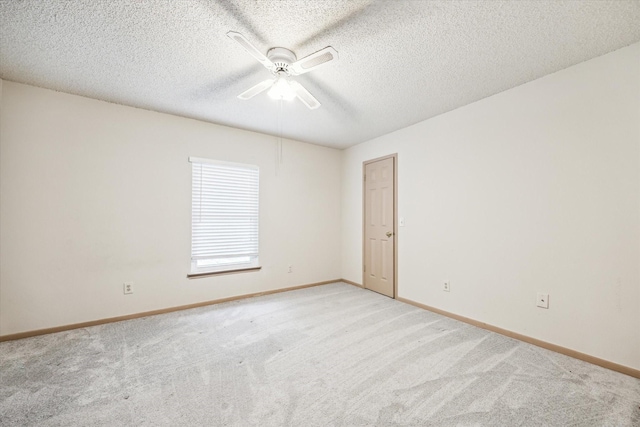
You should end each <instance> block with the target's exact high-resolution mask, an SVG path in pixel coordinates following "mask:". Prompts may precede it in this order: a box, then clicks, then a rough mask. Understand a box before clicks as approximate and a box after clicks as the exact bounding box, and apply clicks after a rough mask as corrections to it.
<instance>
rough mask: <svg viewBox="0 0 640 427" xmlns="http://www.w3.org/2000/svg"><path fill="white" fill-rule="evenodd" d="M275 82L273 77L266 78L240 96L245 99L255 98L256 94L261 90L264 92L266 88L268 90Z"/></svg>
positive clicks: (239, 96)
mask: <svg viewBox="0 0 640 427" xmlns="http://www.w3.org/2000/svg"><path fill="white" fill-rule="evenodd" d="M273 82H274V80H273V79H269V80H265V81H263V82H260V83H258V84H257V85H255V86H254V87H252V88H251V89H248V90H245V91H244V92H242V93H241V94H240V95H238V98H240V99H244V100H247V99H250V98H253V97H254V96H256V95H257V94H259V93H260V92H264V91H265V90H267V89H269V88H270V87H271V86H273Z"/></svg>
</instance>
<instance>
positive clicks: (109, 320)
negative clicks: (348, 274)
mask: <svg viewBox="0 0 640 427" xmlns="http://www.w3.org/2000/svg"><path fill="white" fill-rule="evenodd" d="M340 281H342V279H335V280H325V281H324V282H316V283H309V284H306V285H299V286H290V287H288V288H280V289H273V290H270V291H264V292H255V293H252V294H243V295H236V296H233V297H228V298H220V299H215V300H210V301H204V302H197V303H194V304H187V305H180V306H176V307H169V308H163V309H160V310H152V311H145V312H142V313H134V314H127V315H125V316H117V317H109V318H106V319H98V320H91V321H89V322H82V323H74V324H71V325H63V326H56V327H54V328H45V329H37V330H34V331H26V332H19V333H17V334H8V335H0V342H2V341H12V340H19V339H22V338H29V337H35V336H38V335H46V334H53V333H55V332H63V331H70V330H72V329H80V328H88V327H90V326H97V325H104V324H106V323H113V322H121V321H123V320H131V319H138V318H140V317H147V316H155V315H156V314H165V313H171V312H174V311H180V310H188V309H190V308H198V307H204V306H207V305H213V304H220V303H223V302H229V301H236V300H241V299H246V298H253V297H259V296H263V295H270V294H277V293H280V292H287V291H295V290H296V289H304V288H310V287H313V286H320V285H327V284H329V283H336V282H340Z"/></svg>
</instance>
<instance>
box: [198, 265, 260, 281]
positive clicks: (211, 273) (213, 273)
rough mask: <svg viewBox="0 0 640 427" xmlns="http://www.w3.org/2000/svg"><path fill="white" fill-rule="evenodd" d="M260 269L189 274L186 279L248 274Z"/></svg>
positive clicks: (237, 269) (251, 268)
mask: <svg viewBox="0 0 640 427" xmlns="http://www.w3.org/2000/svg"><path fill="white" fill-rule="evenodd" d="M260 269H262V267H246V268H234V269H233V270H220V271H207V272H202V273H189V274H187V279H199V278H201V277H208V276H219V275H222V274H235V273H248V272H250V271H259V270H260Z"/></svg>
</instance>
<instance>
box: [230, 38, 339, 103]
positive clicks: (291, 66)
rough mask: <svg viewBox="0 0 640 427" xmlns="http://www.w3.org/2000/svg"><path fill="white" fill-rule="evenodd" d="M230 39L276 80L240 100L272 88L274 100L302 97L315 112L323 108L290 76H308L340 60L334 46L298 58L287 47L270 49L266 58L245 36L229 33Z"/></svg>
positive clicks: (246, 92)
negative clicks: (311, 72)
mask: <svg viewBox="0 0 640 427" xmlns="http://www.w3.org/2000/svg"><path fill="white" fill-rule="evenodd" d="M227 36H229V38H231V39H232V40H235V41H236V42H238V43H239V44H240V46H242V47H243V48H244V49H245V50H246V51H247V52H249V54H250V55H251V56H253V57H254V58H256V59H257V60H258V61H259V62H260V63H261V64H262V65H264V66H265V68H266V69H267V70H269V71H271V73H272V74H273V75H274V77H273V78H271V79H268V80H265V81H263V82H260V83H258V84H257V85H255V86H253V87H252V88H251V89H248V90H246V91H244V92H242V93H241V94H240V95H238V98H240V99H243V100H246V99H250V98H253V97H254V96H256V95H257V94H259V93H261V92H264V91H265V90H267V89H269V92H268V95H269V96H270V97H271V98H274V99H284V100H287V101H289V100H292V99H293V98H295V97H298V99H300V101H302V103H303V104H304V105H306V106H307V107H309V108H310V109H311V110H314V109H316V108H318V107H319V106H320V102H319V101H318V100H317V99H316V98H314V97H313V95H311V94H310V93H309V91H308V90H306V89H305V88H304V87H303V86H302V85H301V84H300V83H298V82H296V81H295V80H291V79H290V78H289V77H290V76H297V75H299V74H304V73H308V72H309V71H313V70H315V69H316V68H318V67H320V66H322V65H324V64H326V63H328V62H331V61H334V60H337V59H338V52H337V51H336V50H335V49H334V48H332V47H331V46H327V47H325V48H324V49H320V50H319V51H317V52H315V53H312V54H311V55H309V56H305V57H304V58H302V59H297V57H296V54H295V53H293V52H291V51H290V50H289V49H285V48H283V47H274V48H271V49H269V51H268V52H267V55H266V56H265V55H263V54H262V52H260V51H259V50H258V49H256V47H255V46H253V45H252V44H251V43H250V42H249V40H247V39H246V38H245V37H244V36H243V35H242V34H240V33H237V32H235V31H229V32H228V33H227Z"/></svg>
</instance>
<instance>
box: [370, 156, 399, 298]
mask: <svg viewBox="0 0 640 427" xmlns="http://www.w3.org/2000/svg"><path fill="white" fill-rule="evenodd" d="M394 163H395V157H389V158H385V159H382V160H378V161H373V162H370V163H365V166H364V189H365V191H364V222H365V224H364V287H365V288H366V289H371V290H372V291H375V292H378V293H381V294H383V295H387V296H389V297H391V298H394V297H395V240H396V239H395V235H394V232H395V218H394V215H395V194H394V191H395V182H394V180H395V171H394V167H395V164H394Z"/></svg>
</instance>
